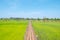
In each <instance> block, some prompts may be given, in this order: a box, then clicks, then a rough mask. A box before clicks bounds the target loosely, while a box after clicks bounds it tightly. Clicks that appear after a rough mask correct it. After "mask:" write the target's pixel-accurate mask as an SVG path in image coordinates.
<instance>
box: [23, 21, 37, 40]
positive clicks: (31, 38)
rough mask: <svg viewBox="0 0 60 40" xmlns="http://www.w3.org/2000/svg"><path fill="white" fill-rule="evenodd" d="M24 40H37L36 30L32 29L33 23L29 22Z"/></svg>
mask: <svg viewBox="0 0 60 40" xmlns="http://www.w3.org/2000/svg"><path fill="white" fill-rule="evenodd" d="M24 40H37V38H36V35H35V33H34V30H33V28H32V24H31V21H29V25H28V28H27V31H26V35H25V38H24Z"/></svg>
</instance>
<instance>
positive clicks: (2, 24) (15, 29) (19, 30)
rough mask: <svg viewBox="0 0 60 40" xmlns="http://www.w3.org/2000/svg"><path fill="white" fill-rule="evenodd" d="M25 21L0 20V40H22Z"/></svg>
mask: <svg viewBox="0 0 60 40" xmlns="http://www.w3.org/2000/svg"><path fill="white" fill-rule="evenodd" d="M27 25H28V21H27V20H19V21H17V20H9V21H5V20H0V40H24V35H25V32H26V28H27Z"/></svg>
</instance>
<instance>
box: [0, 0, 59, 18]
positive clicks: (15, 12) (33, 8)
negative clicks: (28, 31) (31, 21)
mask: <svg viewBox="0 0 60 40" xmlns="http://www.w3.org/2000/svg"><path fill="white" fill-rule="evenodd" d="M2 17H4V18H5V17H7V18H8V17H22V18H43V17H48V18H60V0H0V18H2Z"/></svg>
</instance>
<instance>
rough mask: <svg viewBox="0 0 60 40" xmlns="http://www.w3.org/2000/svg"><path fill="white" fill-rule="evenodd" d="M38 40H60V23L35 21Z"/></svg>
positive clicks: (34, 26)
mask: <svg viewBox="0 0 60 40" xmlns="http://www.w3.org/2000/svg"><path fill="white" fill-rule="evenodd" d="M32 24H33V28H34V30H35V33H36V37H37V40H60V22H41V21H33V22H32Z"/></svg>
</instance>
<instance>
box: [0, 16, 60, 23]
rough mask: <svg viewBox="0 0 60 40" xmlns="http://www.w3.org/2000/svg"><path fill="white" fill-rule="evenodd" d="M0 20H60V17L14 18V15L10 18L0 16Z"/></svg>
mask: <svg viewBox="0 0 60 40" xmlns="http://www.w3.org/2000/svg"><path fill="white" fill-rule="evenodd" d="M0 20H38V21H40V20H43V21H44V22H45V21H60V18H42V19H41V18H14V17H10V18H0Z"/></svg>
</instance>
